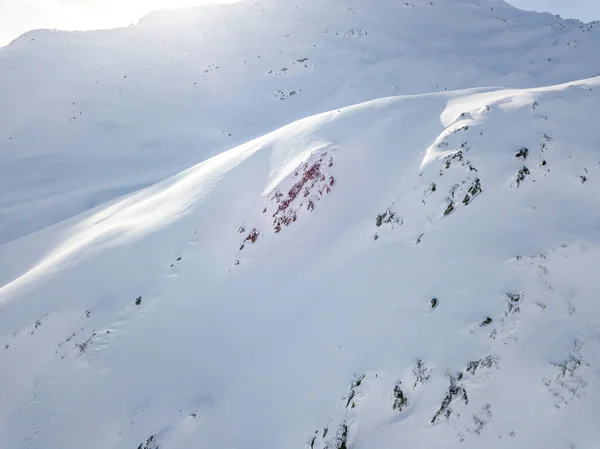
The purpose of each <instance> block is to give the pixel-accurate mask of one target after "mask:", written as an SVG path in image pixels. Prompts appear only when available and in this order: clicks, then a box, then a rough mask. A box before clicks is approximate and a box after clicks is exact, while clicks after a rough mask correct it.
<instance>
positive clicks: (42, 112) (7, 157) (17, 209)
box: [0, 0, 600, 243]
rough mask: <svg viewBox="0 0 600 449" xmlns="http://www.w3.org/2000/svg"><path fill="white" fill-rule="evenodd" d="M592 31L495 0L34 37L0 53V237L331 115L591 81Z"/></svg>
mask: <svg viewBox="0 0 600 449" xmlns="http://www.w3.org/2000/svg"><path fill="white" fill-rule="evenodd" d="M596 25H597V24H588V25H584V24H582V23H580V22H577V21H565V20H561V19H558V18H556V17H553V16H551V15H549V14H535V13H526V12H523V11H519V10H517V9H515V8H513V7H511V6H509V5H508V4H506V3H504V2H502V1H500V0H485V1H467V0H437V1H429V0H428V1H425V0H413V1H411V2H399V1H396V0H393V1H392V0H378V1H376V2H364V1H359V0H344V1H341V0H318V1H317V0H302V1H299V0H298V1H294V0H263V1H261V2H248V1H245V2H239V3H236V4H234V5H214V6H210V7H206V8H199V9H192V10H186V11H172V12H163V13H156V14H152V15H150V16H149V17H147V18H145V19H144V20H142V22H141V23H140V24H139V25H137V26H134V27H129V28H123V29H118V30H112V31H102V32H87V33H67V32H47V31H36V32H31V33H28V34H26V35H24V36H22V37H21V38H19V39H17V40H16V41H15V42H14V43H13V44H12V45H10V46H8V47H6V48H3V49H1V50H0V80H1V81H2V82H1V83H0V98H2V100H3V106H4V107H2V108H0V160H1V161H2V163H1V164H0V191H1V192H2V196H1V197H0V210H1V211H2V214H0V243H5V242H8V241H11V240H15V239H17V238H19V237H22V236H24V235H27V234H30V233H32V232H35V231H38V230H40V229H43V228H44V227H47V226H50V225H52V224H55V223H57V222H59V221H62V220H64V219H67V218H69V217H72V216H74V215H76V214H78V213H80V212H83V211H85V210H88V209H91V208H93V207H96V206H98V205H100V204H103V203H105V202H107V201H110V200H113V199H115V198H118V197H120V196H121V195H124V194H127V193H130V192H133V191H136V190H139V189H141V188H143V187H146V186H149V185H152V184H154V183H156V182H158V181H161V180H163V179H165V177H168V176H171V175H174V174H175V173H177V172H179V171H181V170H183V169H185V168H187V167H189V166H191V165H194V164H196V163H198V162H201V161H203V160H206V159H208V158H209V157H211V156H214V155H216V154H219V153H221V152H222V151H224V150H227V149H229V148H232V147H234V146H236V145H241V144H243V143H245V142H248V141H249V140H252V139H254V138H256V137H258V136H261V135H264V134H266V133H268V132H270V131H272V130H274V129H277V128H279V127H281V126H284V125H286V124H288V123H291V122H292V121H295V120H298V119H301V118H303V117H307V116H310V115H313V114H317V113H321V112H323V111H326V110H329V109H334V108H339V107H343V106H347V105H351V104H355V103H359V102H364V101H369V100H372V99H374V98H380V97H386V96H390V95H401V94H420V93H427V92H440V91H441V92H443V91H445V90H448V91H450V90H454V89H464V88H473V87H489V86H505V87H523V88H524V87H537V86H542V85H553V84H557V83H563V82H569V81H572V80H576V79H583V78H588V77H591V76H595V75H596V74H598V73H600V59H599V58H596V57H594V56H593V55H595V54H596V53H597V49H598V47H599V46H600V37H599V36H600V34H599V32H598V27H597V26H596Z"/></svg>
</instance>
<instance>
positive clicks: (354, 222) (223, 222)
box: [0, 78, 600, 449]
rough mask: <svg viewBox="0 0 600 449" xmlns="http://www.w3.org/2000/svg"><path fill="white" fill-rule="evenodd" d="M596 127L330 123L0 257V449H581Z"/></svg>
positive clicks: (485, 121) (532, 99) (591, 426)
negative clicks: (412, 448)
mask: <svg viewBox="0 0 600 449" xmlns="http://www.w3.org/2000/svg"><path fill="white" fill-rule="evenodd" d="M599 113H600V78H595V79H588V80H584V81H580V82H574V83H572V84H565V85H559V86H555V87H549V88H540V89H525V90H508V91H507V90H499V91H477V90H471V91H460V92H447V93H438V94H429V95H420V96H407V97H390V98H386V99H381V100H376V101H372V102H368V103H363V104H357V105H354V106H350V107H347V108H342V109H334V110H332V111H330V112H327V113H323V114H320V115H315V116H311V117H308V118H306V119H303V120H300V121H298V122H295V123H292V124H290V125H288V126H285V127H283V128H281V129H279V130H277V131H274V132H272V133H270V134H267V135H265V136H263V137H259V138H258V139H256V140H252V141H249V142H248V143H245V144H243V145H241V146H238V147H235V148H233V149H231V150H229V151H227V152H224V153H222V154H220V155H218V156H216V157H214V158H211V159H209V160H207V161H204V162H202V163H201V164H199V165H197V166H194V167H192V168H190V169H188V170H186V171H184V172H182V173H180V174H178V175H176V176H175V177H173V178H169V179H167V180H165V181H163V182H161V183H158V184H155V185H153V186H151V187H148V188H147V189H144V190H142V191H140V192H137V193H134V194H132V195H129V196H126V197H124V198H122V199H119V200H118V201H116V202H114V203H113V204H112V205H110V206H107V207H100V208H97V209H95V210H92V211H88V212H86V213H85V214H84V215H81V216H77V217H74V218H72V219H70V220H69V221H67V222H64V223H60V224H58V225H56V226H54V227H52V228H49V229H46V230H44V231H41V232H39V233H36V234H33V235H30V236H27V237H25V238H22V239H20V240H18V241H13V242H10V243H7V244H5V245H3V246H2V247H0V273H2V274H3V276H4V279H3V280H2V283H3V284H5V285H4V287H2V288H1V289H0V302H1V304H2V306H0V307H2V308H1V309H0V348H1V349H0V400H1V402H2V404H5V406H3V407H1V408H0V435H2V438H1V439H0V448H1V449H14V448H19V449H21V448H27V449H46V448H49V447H60V448H79V449H86V448H90V449H92V448H93V449H104V448H106V449H108V448H111V449H116V448H119V449H121V448H123V449H130V448H131V449H135V448H142V449H175V448H177V449H179V448H181V449H184V448H190V447H210V448H215V447H219V448H242V447H243V448H248V449H255V448H256V449H258V448H260V449H279V448H312V449H315V448H317V449H323V448H328V449H342V448H346V449H349V448H353V449H365V448H380V449H388V448H390V449H392V448H397V447H400V446H406V447H426V448H482V447H485V448H523V447H557V448H558V447H561V448H562V447H564V448H571V447H573V448H577V449H588V448H593V447H595V444H596V442H597V441H598V440H599V439H600V433H599V430H598V427H597V426H596V425H595V424H596V421H597V416H598V404H597V400H596V399H597V397H598V395H599V394H600V379H599V373H600V359H599V354H600V324H599V323H598V319H597V318H598V313H599V307H600V306H599V303H598V301H597V285H598V283H597V281H596V274H595V270H596V267H597V262H598V260H600V241H599V238H600V233H599V229H598V223H600V197H599V196H598V191H599V190H598V189H599V187H600V153H599V148H600V146H599V143H600V135H599V132H598V129H597V123H596V120H595V117H597V116H598V114H599ZM107 160H108V159H107Z"/></svg>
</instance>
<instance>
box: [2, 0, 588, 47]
mask: <svg viewBox="0 0 600 449" xmlns="http://www.w3.org/2000/svg"><path fill="white" fill-rule="evenodd" d="M232 1H235V0H0V46H3V45H6V44H8V43H9V42H10V41H11V40H13V39H15V38H16V37H18V36H19V35H21V34H23V33H24V32H26V31H29V30H32V29H36V28H57V29H62V30H90V29H102V28H115V27H119V26H126V25H129V24H131V23H135V22H137V21H138V20H139V19H140V18H141V17H142V16H144V15H146V14H147V13H149V12H150V11H153V10H155V9H161V8H181V7H188V6H197V5H203V4H207V3H217V2H219V3H225V2H232ZM509 2H510V3H512V4H513V5H515V6H517V7H519V8H522V9H532V10H537V11H550V12H552V13H555V14H560V15H561V16H563V17H565V18H571V17H574V18H578V19H580V20H583V21H584V22H590V21H592V20H600V0H509Z"/></svg>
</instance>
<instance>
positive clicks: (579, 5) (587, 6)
mask: <svg viewBox="0 0 600 449" xmlns="http://www.w3.org/2000/svg"><path fill="white" fill-rule="evenodd" d="M0 1H1V0H0ZM506 1H508V3H510V4H512V5H514V6H516V7H517V8H521V9H527V10H532V11H546V12H551V13H553V14H560V15H561V16H562V17H563V18H565V19H579V20H582V21H584V22H592V21H594V20H600V0H506Z"/></svg>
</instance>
